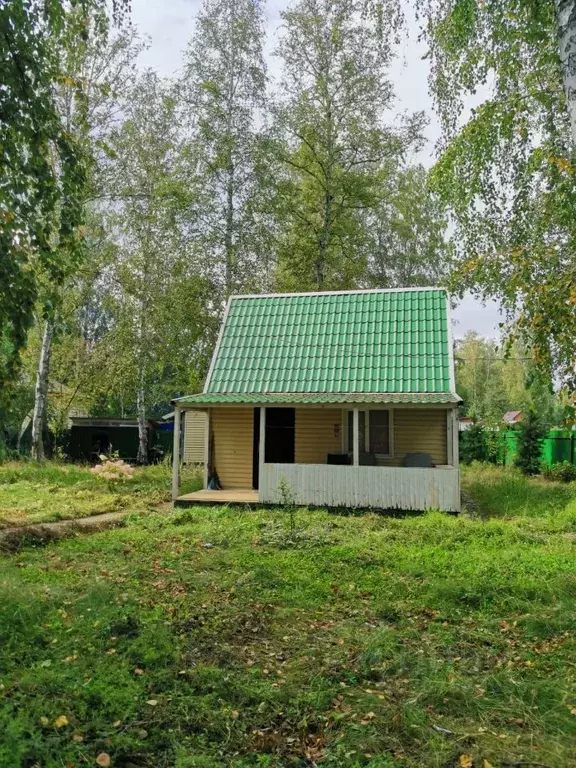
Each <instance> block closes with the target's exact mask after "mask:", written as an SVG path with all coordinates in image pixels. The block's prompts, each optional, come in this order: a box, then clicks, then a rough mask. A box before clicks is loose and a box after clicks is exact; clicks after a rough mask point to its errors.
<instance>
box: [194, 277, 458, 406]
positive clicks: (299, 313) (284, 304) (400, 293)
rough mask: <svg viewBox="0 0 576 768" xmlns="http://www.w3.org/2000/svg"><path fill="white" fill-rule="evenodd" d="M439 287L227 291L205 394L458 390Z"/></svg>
mask: <svg viewBox="0 0 576 768" xmlns="http://www.w3.org/2000/svg"><path fill="white" fill-rule="evenodd" d="M450 344H451V341H450V329H449V314H448V297H447V294H446V292H445V291H444V290H442V289H438V288H429V289H409V288H408V289H405V290H394V291H347V292H340V293H338V292H335V293H313V294H277V295H262V296H233V297H232V298H231V299H230V302H229V305H228V309H227V312H226V317H225V319H224V323H223V327H222V330H221V335H220V339H219V343H218V345H217V348H216V351H215V356H214V359H213V362H212V366H211V370H210V373H209V376H208V380H207V382H206V387H205V390H204V391H205V393H208V394H215V393H218V394H240V393H246V394H247V393H290V394H297V393H341V394H344V393H356V394H359V393H370V394H377V393H386V394H393V393H447V392H454V385H453V377H452V355H451V349H450Z"/></svg>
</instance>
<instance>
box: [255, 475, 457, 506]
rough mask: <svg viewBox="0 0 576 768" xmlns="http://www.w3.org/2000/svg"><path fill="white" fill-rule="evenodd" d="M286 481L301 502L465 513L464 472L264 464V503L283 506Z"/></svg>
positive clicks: (262, 477)
mask: <svg viewBox="0 0 576 768" xmlns="http://www.w3.org/2000/svg"><path fill="white" fill-rule="evenodd" d="M282 478H283V479H284V480H285V481H286V482H287V483H288V485H289V486H290V488H291V489H292V492H293V493H294V496H295V499H296V502H297V503H298V504H310V505H314V506H320V507H323V506H328V507H359V508H372V509H405V510H423V509H438V510H442V511H444V512H458V511H459V510H460V473H459V470H457V469H412V468H406V467H352V466H330V465H326V464H309V465H302V464H300V465H298V464H265V465H264V467H263V468H262V469H261V472H260V501H262V502H264V503H272V504H277V503H279V502H280V493H279V485H280V481H281V480H282Z"/></svg>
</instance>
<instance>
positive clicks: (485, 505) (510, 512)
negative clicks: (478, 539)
mask: <svg viewBox="0 0 576 768" xmlns="http://www.w3.org/2000/svg"><path fill="white" fill-rule="evenodd" d="M462 486H463V488H464V490H466V491H468V492H469V493H470V494H471V495H472V497H473V498H474V500H475V502H476V504H477V505H478V506H479V508H480V510H481V512H482V513H483V514H484V515H486V516H488V517H532V518H541V517H542V516H547V515H552V516H557V515H560V516H562V515H566V514H568V515H572V516H574V517H576V483H561V482H552V481H550V480H545V479H544V478H542V477H532V478H526V477H525V476H524V475H522V473H521V472H520V470H518V469H515V468H512V467H508V468H506V469H504V468H502V467H495V466H492V465H490V464H480V463H476V464H472V465H471V466H469V467H464V468H463V470H462Z"/></svg>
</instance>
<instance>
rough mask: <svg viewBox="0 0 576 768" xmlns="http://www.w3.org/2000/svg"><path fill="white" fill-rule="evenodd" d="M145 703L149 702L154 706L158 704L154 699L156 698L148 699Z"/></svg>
mask: <svg viewBox="0 0 576 768" xmlns="http://www.w3.org/2000/svg"><path fill="white" fill-rule="evenodd" d="M146 704H149V705H150V706H151V707H155V706H156V705H157V704H158V702H157V701H156V699H148V701H147V702H146Z"/></svg>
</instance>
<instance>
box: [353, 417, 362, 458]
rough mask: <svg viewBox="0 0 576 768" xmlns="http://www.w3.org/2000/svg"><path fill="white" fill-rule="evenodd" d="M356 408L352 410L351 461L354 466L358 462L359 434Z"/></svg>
mask: <svg viewBox="0 0 576 768" xmlns="http://www.w3.org/2000/svg"><path fill="white" fill-rule="evenodd" d="M359 423H360V419H359V418H358V408H354V410H353V411H352V463H353V464H354V466H355V467H357V466H358V465H359V464H360V435H359Z"/></svg>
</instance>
